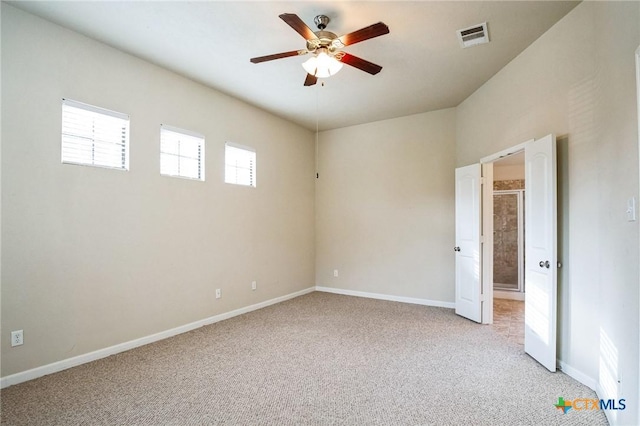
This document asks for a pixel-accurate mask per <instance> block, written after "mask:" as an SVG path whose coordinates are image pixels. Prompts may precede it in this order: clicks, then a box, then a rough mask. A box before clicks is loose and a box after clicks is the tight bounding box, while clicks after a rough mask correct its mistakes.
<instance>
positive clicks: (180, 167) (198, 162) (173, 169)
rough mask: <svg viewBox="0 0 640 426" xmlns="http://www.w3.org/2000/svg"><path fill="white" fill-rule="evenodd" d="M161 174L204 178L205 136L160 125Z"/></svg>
mask: <svg viewBox="0 0 640 426" xmlns="http://www.w3.org/2000/svg"><path fill="white" fill-rule="evenodd" d="M160 174H162V175H166V176H177V177H183V178H187V179H197V180H204V136H201V135H198V134H197V133H193V132H190V131H188V130H181V129H177V128H175V127H169V126H166V125H164V124H163V125H162V126H161V127H160Z"/></svg>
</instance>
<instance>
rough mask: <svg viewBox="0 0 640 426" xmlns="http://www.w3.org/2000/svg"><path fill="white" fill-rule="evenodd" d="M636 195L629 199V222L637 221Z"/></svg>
mask: <svg viewBox="0 0 640 426" xmlns="http://www.w3.org/2000/svg"><path fill="white" fill-rule="evenodd" d="M636 210H637V208H636V197H631V198H629V199H628V200H627V220H628V221H629V222H635V221H636V215H637V213H636Z"/></svg>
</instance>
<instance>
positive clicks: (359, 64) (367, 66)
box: [339, 52, 382, 75]
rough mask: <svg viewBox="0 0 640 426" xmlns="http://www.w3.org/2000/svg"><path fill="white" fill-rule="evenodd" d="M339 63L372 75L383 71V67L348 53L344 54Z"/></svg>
mask: <svg viewBox="0 0 640 426" xmlns="http://www.w3.org/2000/svg"><path fill="white" fill-rule="evenodd" d="M343 53H344V52H343ZM339 61H340V62H342V63H344V64H347V65H351V66H352V67H355V68H358V69H359V70H362V71H364V72H368V73H369V74H371V75H376V74H378V73H379V72H380V71H381V70H382V67H381V66H380V65H376V64H374V63H373V62H369V61H365V60H364V59H362V58H358V57H357V56H353V55H350V54H348V53H344V55H343V56H342V58H340V59H339Z"/></svg>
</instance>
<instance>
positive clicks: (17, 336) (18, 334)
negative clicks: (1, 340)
mask: <svg viewBox="0 0 640 426" xmlns="http://www.w3.org/2000/svg"><path fill="white" fill-rule="evenodd" d="M23 343H24V333H23V331H22V330H16V331H12V332H11V346H20V345H22V344H23Z"/></svg>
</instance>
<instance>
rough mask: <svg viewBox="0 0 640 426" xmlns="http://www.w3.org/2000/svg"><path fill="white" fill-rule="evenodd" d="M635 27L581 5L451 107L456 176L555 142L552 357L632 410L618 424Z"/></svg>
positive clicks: (634, 374) (633, 339)
mask: <svg viewBox="0 0 640 426" xmlns="http://www.w3.org/2000/svg"><path fill="white" fill-rule="evenodd" d="M639 22H640V3H638V2H627V3H622V2H584V3H582V4H580V5H579V6H578V7H576V8H575V9H574V10H573V11H571V12H570V13H569V14H568V15H567V16H566V17H565V18H564V19H563V20H562V21H560V22H559V23H558V24H557V25H556V26H554V27H553V28H551V29H550V30H549V31H548V32H547V33H546V34H544V35H543V36H542V37H540V39H538V40H537V41H536V42H535V43H534V44H533V45H531V46H530V47H529V48H528V49H526V50H525V51H524V52H523V53H522V54H520V55H519V56H518V57H517V58H516V59H514V60H513V61H512V62H511V63H510V64H509V65H507V66H506V67H505V68H504V69H502V70H501V71H500V72H499V73H498V74H496V75H495V76H494V77H493V78H492V79H491V80H490V81H489V82H487V83H486V84H485V85H484V86H482V87H481V88H480V89H479V90H477V91H476V92H475V93H474V94H473V95H472V96H471V97H469V98H468V99H467V100H465V101H464V102H463V103H462V104H461V105H459V107H458V108H457V114H458V115H457V127H456V129H457V165H458V166H464V165H467V164H470V163H475V162H478V160H479V159H480V158H481V157H484V156H487V155H491V154H493V153H496V152H499V151H501V150H503V149H506V148H508V147H510V146H514V145H517V144H519V143H521V142H524V141H526V140H528V139H531V138H539V137H542V136H544V135H545V134H548V133H555V134H556V135H558V136H559V161H560V164H559V174H560V176H559V193H560V200H559V205H560V209H561V211H560V215H559V221H560V232H561V234H560V241H559V244H560V245H559V250H560V251H559V253H560V260H561V261H562V262H563V264H564V267H563V268H562V269H561V270H560V283H559V288H560V290H559V291H560V294H559V309H560V312H559V353H558V356H559V358H560V360H561V361H562V362H564V363H566V364H568V365H569V366H570V367H572V368H573V369H575V370H576V371H577V372H579V373H581V374H584V375H586V376H588V377H591V378H592V379H594V380H596V381H599V387H600V389H601V392H600V393H601V395H600V396H601V397H603V398H626V399H627V401H631V402H630V403H628V405H627V409H626V410H625V411H622V412H619V413H618V414H616V413H615V412H608V415H609V416H611V418H612V419H613V418H614V417H616V416H618V418H617V419H615V420H617V421H620V422H622V423H623V424H624V423H626V424H636V423H637V421H638V408H637V401H638V332H637V330H638V313H639V310H638V296H639V294H638V256H639V253H638V222H628V221H627V220H626V214H625V211H626V202H627V198H629V197H631V196H636V197H637V196H638V127H637V117H638V116H637V108H636V92H635V65H634V52H635V50H636V48H637V47H638V45H639V44H640V25H639ZM609 353H615V354H616V356H615V357H610V356H608V355H607V354H609ZM613 358H615V359H613ZM605 364H608V365H610V366H609V367H607V368H604V367H603V365H605ZM609 378H613V381H612V384H611V386H610V387H609V386H608V385H607V382H608V379H609ZM618 380H620V383H619V384H618V383H617V381H618Z"/></svg>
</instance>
